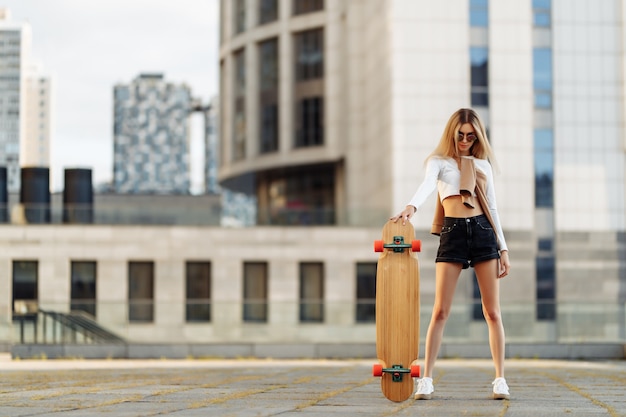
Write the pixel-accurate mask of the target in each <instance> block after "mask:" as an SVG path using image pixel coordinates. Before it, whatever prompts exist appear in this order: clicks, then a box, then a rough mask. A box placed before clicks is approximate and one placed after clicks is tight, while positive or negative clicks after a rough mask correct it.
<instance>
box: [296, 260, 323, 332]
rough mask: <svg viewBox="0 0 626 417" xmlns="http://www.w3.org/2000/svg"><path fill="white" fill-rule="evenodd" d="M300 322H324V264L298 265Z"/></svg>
mask: <svg viewBox="0 0 626 417" xmlns="http://www.w3.org/2000/svg"><path fill="white" fill-rule="evenodd" d="M300 321H301V322H318V323H321V322H323V321H324V264H323V263H321V262H303V263H301V264H300Z"/></svg>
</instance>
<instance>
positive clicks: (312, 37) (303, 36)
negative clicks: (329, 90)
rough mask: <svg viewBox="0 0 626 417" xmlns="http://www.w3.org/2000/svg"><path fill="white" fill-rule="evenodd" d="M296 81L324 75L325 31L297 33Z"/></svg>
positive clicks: (314, 30)
mask: <svg viewBox="0 0 626 417" xmlns="http://www.w3.org/2000/svg"><path fill="white" fill-rule="evenodd" d="M295 60H296V70H295V74H296V82H300V81H305V80H312V79H317V78H323V77H324V31H323V30H322V29H313V30H307V31H304V32H300V33H297V34H296V35H295Z"/></svg>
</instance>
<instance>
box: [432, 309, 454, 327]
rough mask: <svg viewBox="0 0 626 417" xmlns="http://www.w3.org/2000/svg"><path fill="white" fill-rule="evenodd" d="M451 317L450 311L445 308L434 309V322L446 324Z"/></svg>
mask: <svg viewBox="0 0 626 417" xmlns="http://www.w3.org/2000/svg"><path fill="white" fill-rule="evenodd" d="M449 316H450V309H449V308H448V309H446V308H443V307H437V306H435V307H434V308H433V320H434V321H439V322H444V323H445V321H446V320H448V317H449Z"/></svg>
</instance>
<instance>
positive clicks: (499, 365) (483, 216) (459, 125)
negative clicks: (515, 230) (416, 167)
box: [391, 109, 510, 399]
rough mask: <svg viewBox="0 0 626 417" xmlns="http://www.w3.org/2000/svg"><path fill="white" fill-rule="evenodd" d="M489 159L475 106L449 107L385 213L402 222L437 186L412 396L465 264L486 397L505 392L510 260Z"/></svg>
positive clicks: (427, 375) (425, 384)
mask: <svg viewBox="0 0 626 417" xmlns="http://www.w3.org/2000/svg"><path fill="white" fill-rule="evenodd" d="M490 160H493V154H492V151H491V147H490V146H489V142H488V141H487V136H486V133H485V128H484V126H483V123H482V121H481V120H480V118H479V117H478V115H477V114H476V112H474V111H473V110H471V109H460V110H458V111H456V112H455V113H454V114H453V115H452V116H451V117H450V120H448V123H447V125H446V127H445V130H444V132H443V135H442V137H441V140H440V142H439V145H438V146H437V148H436V149H435V151H434V152H433V153H432V154H431V155H430V156H429V157H428V159H427V163H426V176H425V178H424V181H423V182H422V184H421V185H420V187H419V188H418V190H417V192H416V193H415V195H414V196H413V198H412V199H411V201H409V204H408V205H407V206H406V208H405V209H404V210H403V211H402V212H401V213H399V214H398V215H396V216H394V217H391V220H393V221H398V220H399V219H402V223H403V224H405V223H406V221H407V220H410V219H411V217H413V215H414V214H415V212H416V211H417V209H418V208H419V207H420V206H421V205H422V203H424V201H425V200H426V198H427V197H428V196H429V195H430V194H432V192H433V191H434V190H435V188H437V189H438V192H439V201H438V210H439V212H441V214H442V216H441V217H442V218H443V222H442V223H443V224H439V225H433V233H435V234H439V235H440V241H439V249H438V251H437V258H436V266H435V275H436V287H435V304H434V306H433V312H432V317H431V321H430V325H429V326H428V333H427V335H426V353H425V366H424V374H423V378H421V379H420V380H419V383H418V387H417V390H416V392H415V399H430V398H431V396H432V393H433V392H434V387H433V380H432V374H433V367H434V365H435V360H436V358H437V355H438V352H439V347H440V345H441V339H442V336H443V329H444V326H445V324H446V320H447V318H448V316H449V314H450V308H451V305H452V298H453V296H454V290H455V288H456V284H457V282H458V279H459V275H460V273H461V270H462V269H465V268H468V267H470V266H471V267H473V268H474V270H475V272H476V278H477V280H478V286H479V288H480V295H481V300H482V307H483V314H484V316H485V320H486V322H487V325H488V328H489V347H490V349H491V356H492V358H493V362H494V365H495V376H496V378H495V380H494V381H493V383H492V385H493V398H494V399H508V398H509V388H508V386H507V384H506V380H505V379H504V327H503V325H502V318H501V315H500V300H499V298H500V295H499V279H500V278H503V277H505V276H507V275H508V273H509V269H510V263H509V255H508V253H509V252H508V248H507V246H506V241H505V239H504V234H503V233H502V227H501V226H500V220H499V217H498V211H497V207H496V198H495V191H494V184H493V173H492V169H491V164H490V162H489V161H490ZM435 218H436V219H437V213H436V216H435ZM435 223H438V222H437V221H436V222H435Z"/></svg>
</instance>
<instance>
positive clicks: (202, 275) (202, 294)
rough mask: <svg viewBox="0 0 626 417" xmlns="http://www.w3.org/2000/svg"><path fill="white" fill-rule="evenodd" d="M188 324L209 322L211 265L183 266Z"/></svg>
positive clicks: (194, 264) (192, 264)
mask: <svg viewBox="0 0 626 417" xmlns="http://www.w3.org/2000/svg"><path fill="white" fill-rule="evenodd" d="M185 283H186V296H185V297H186V300H187V301H186V308H185V319H186V320H187V321H188V322H207V321H211V263H210V262H187V263H186V265H185Z"/></svg>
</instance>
